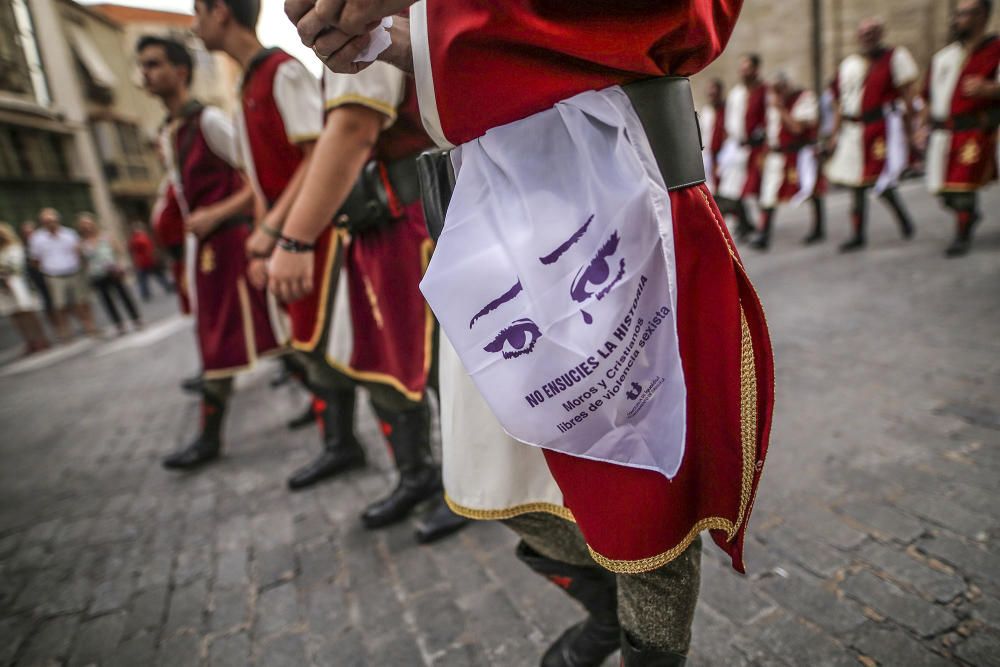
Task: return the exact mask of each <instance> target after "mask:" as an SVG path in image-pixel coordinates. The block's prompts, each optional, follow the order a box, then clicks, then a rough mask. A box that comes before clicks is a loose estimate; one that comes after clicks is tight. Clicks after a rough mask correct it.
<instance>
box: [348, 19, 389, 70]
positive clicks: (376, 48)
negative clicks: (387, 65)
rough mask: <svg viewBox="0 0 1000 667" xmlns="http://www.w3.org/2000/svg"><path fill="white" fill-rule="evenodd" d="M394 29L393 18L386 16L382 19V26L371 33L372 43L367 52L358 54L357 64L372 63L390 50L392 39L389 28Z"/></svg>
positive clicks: (369, 43)
mask: <svg viewBox="0 0 1000 667" xmlns="http://www.w3.org/2000/svg"><path fill="white" fill-rule="evenodd" d="M391 27H392V17H391V16H386V17H385V18H384V19H382V23H381V25H379V26H378V27H377V28H375V29H374V30H372V31H371V33H370V34H371V41H370V42H368V46H367V47H365V50H364V51H362V52H361V53H359V54H358V57H357V58H355V59H354V62H356V63H370V62H372V61H373V60H375V59H376V58H378V57H379V55H380V54H381V53H382V52H383V51H385V50H386V49H388V48H389V45H390V44H392V37H390V36H389V28H391Z"/></svg>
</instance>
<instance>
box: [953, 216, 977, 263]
mask: <svg viewBox="0 0 1000 667" xmlns="http://www.w3.org/2000/svg"><path fill="white" fill-rule="evenodd" d="M980 217H981V216H980V215H979V212H978V211H968V210H965V211H957V212H956V218H957V222H956V229H955V239H954V240H953V241H952V242H951V245H949V246H948V247H947V249H945V251H944V255H945V257H964V256H965V255H968V254H969V250H971V249H972V230H973V229H974V228H975V226H976V224H977V223H978V222H979V219H980Z"/></svg>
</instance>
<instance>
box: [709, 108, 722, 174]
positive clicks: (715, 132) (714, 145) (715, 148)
mask: <svg viewBox="0 0 1000 667" xmlns="http://www.w3.org/2000/svg"><path fill="white" fill-rule="evenodd" d="M724 143H726V103H725V102H719V103H718V104H716V105H715V123H713V124H712V136H711V137H709V138H708V148H709V150H710V151H711V152H712V158H713V159H714V160H718V157H719V151H721V150H722V144H724Z"/></svg>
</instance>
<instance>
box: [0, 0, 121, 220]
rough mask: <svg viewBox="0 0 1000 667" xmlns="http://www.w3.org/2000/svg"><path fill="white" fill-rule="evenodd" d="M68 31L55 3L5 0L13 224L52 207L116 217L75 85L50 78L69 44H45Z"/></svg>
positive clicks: (1, 141)
mask: <svg viewBox="0 0 1000 667" xmlns="http://www.w3.org/2000/svg"><path fill="white" fill-rule="evenodd" d="M61 32H62V28H61V25H60V21H59V17H58V14H57V12H56V11H55V7H54V5H53V4H52V3H51V2H48V1H44V2H36V1H35V0H0V220H3V221H6V222H10V223H13V224H17V223H20V222H22V221H24V220H29V219H33V218H34V217H35V215H36V213H37V212H38V210H39V209H40V208H42V207H45V206H52V207H54V208H56V209H58V210H59V211H60V212H61V213H62V214H63V217H64V218H67V219H69V218H71V216H72V215H73V214H75V213H76V212H78V211H82V210H95V211H96V212H97V213H98V214H99V215H102V216H106V215H111V213H112V207H111V203H110V198H109V197H108V196H107V195H108V193H107V191H106V188H102V183H103V176H102V174H101V170H100V163H99V160H98V159H97V157H96V150H95V148H94V144H93V140H92V139H91V137H90V132H89V128H88V126H87V123H86V117H85V114H83V113H82V112H81V110H80V109H79V106H78V105H77V106H74V104H75V96H74V95H73V94H72V92H71V91H67V86H68V85H69V84H70V83H72V81H71V80H67V77H64V76H58V75H56V76H53V75H52V73H51V68H53V67H55V66H56V65H57V63H65V62H67V61H68V60H69V58H70V55H69V50H68V47H66V45H65V44H62V43H61V40H58V39H57V40H48V41H45V43H42V41H41V40H39V39H38V35H41V34H55V35H60V34H61ZM52 41H54V42H56V43H55V44H52V43H51V42H52ZM62 69H66V68H65V67H64V66H63V67H62ZM68 93H69V94H68Z"/></svg>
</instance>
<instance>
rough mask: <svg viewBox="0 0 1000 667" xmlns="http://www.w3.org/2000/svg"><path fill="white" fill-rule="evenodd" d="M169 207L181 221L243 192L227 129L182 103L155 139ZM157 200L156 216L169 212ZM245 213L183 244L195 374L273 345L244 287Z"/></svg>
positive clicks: (221, 371)
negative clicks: (198, 365) (197, 355)
mask: <svg viewBox="0 0 1000 667" xmlns="http://www.w3.org/2000/svg"><path fill="white" fill-rule="evenodd" d="M161 144H162V148H163V155H164V161H165V163H166V166H167V174H168V177H169V178H170V184H171V187H170V190H169V191H168V193H172V195H173V196H172V201H173V204H176V206H177V209H176V210H178V211H179V212H180V213H181V215H182V216H183V217H184V218H187V217H188V216H189V215H191V213H192V212H194V211H197V210H198V209H200V208H203V207H205V206H209V205H211V204H215V203H217V202H220V201H222V200H224V199H226V198H228V197H230V196H232V195H233V194H235V193H237V192H238V191H239V190H241V189H242V188H243V186H244V181H243V177H242V176H241V175H240V172H239V171H238V170H237V169H236V167H235V165H236V164H237V160H236V156H235V153H234V148H235V145H236V144H235V136H234V132H233V126H232V124H231V123H230V121H229V119H228V118H227V117H226V116H225V114H224V113H223V112H222V110H220V109H218V108H216V107H202V106H200V105H198V104H197V103H191V104H189V105H188V106H187V107H186V108H185V109H184V110H183V111H182V112H181V114H180V115H179V117H178V118H176V119H173V120H172V121H170V122H169V123H168V124H167V126H166V127H165V128H164V130H163V133H162V135H161ZM171 206H172V204H171V199H170V198H169V197H168V198H167V199H166V200H165V205H164V207H163V211H164V212H168V211H170V210H171ZM250 224H251V217H250V215H249V211H248V212H247V214H245V215H242V216H236V217H234V218H233V219H231V220H226V221H223V222H222V223H221V224H220V225H219V226H218V227H216V229H215V230H214V231H212V232H211V233H210V234H209V235H208V236H206V237H204V238H201V239H194V238H193V236H191V237H189V239H188V243H187V245H188V250H189V252H188V253H187V256H186V258H185V262H184V263H185V269H186V274H187V280H186V284H187V285H188V287H189V289H188V292H187V293H188V298H189V300H190V304H191V308H192V309H193V311H194V313H195V317H196V328H197V334H198V343H199V349H200V351H201V357H202V369H203V376H204V377H205V378H206V379H209V380H211V379H216V378H225V377H229V376H231V375H233V374H234V373H236V372H238V371H241V370H245V369H247V368H249V367H251V366H252V365H253V363H254V362H255V361H256V360H257V358H258V357H260V356H262V355H265V354H268V353H272V352H275V351H277V350H278V349H279V348H280V346H279V344H278V342H277V340H276V339H275V336H274V333H273V332H272V329H271V325H270V321H269V319H268V314H267V299H266V295H265V293H264V292H263V291H262V290H258V289H255V288H254V287H253V286H251V285H250V284H249V283H248V282H247V278H246V269H247V259H246V251H245V249H244V246H245V244H246V240H247V238H248V237H249V235H250Z"/></svg>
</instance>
